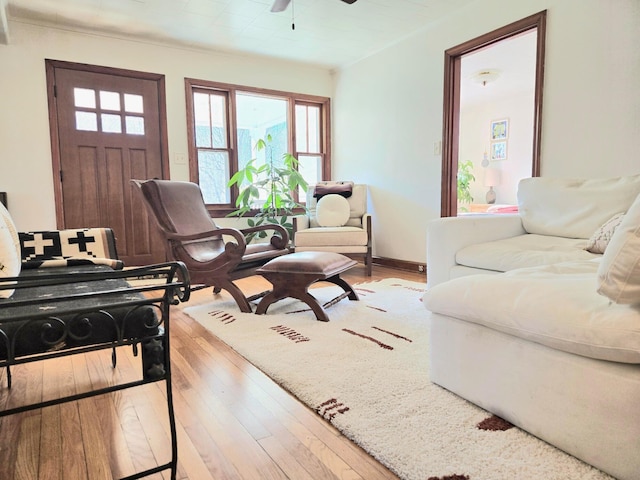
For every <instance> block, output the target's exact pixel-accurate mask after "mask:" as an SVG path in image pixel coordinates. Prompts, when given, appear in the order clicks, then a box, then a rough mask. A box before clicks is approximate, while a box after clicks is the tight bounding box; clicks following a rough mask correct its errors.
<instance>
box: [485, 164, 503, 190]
mask: <svg viewBox="0 0 640 480" xmlns="http://www.w3.org/2000/svg"><path fill="white" fill-rule="evenodd" d="M500 176H501V175H500V170H498V169H497V168H487V169H486V170H485V171H484V186H485V187H495V186H497V185H500Z"/></svg>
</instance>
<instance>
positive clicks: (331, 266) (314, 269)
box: [256, 252, 357, 277]
mask: <svg viewBox="0 0 640 480" xmlns="http://www.w3.org/2000/svg"><path fill="white" fill-rule="evenodd" d="M356 263H357V262H356V261H355V260H352V259H350V258H349V257H346V256H344V255H342V254H340V253H335V252H296V253H291V254H289V255H283V256H281V257H277V258H274V259H273V260H271V261H270V262H268V263H266V264H265V265H263V266H262V267H261V268H259V269H258V270H256V272H257V273H308V274H318V275H322V276H324V277H331V276H333V275H335V274H336V273H339V272H342V271H344V270H345V269H347V268H349V267H350V266H354V265H355V264H356Z"/></svg>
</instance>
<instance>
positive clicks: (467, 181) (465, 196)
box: [458, 160, 476, 210]
mask: <svg viewBox="0 0 640 480" xmlns="http://www.w3.org/2000/svg"><path fill="white" fill-rule="evenodd" d="M472 170H473V162H472V161H471V160H467V161H466V162H462V163H460V164H458V202H460V203H471V202H473V197H472V196H471V182H474V181H475V180H476V177H475V176H474V175H473V172H472ZM463 210H464V209H463Z"/></svg>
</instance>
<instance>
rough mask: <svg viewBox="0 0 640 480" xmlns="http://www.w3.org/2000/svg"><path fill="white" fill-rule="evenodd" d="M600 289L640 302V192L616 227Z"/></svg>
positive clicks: (619, 298) (623, 299) (614, 296)
mask: <svg viewBox="0 0 640 480" xmlns="http://www.w3.org/2000/svg"><path fill="white" fill-rule="evenodd" d="M598 293H600V294H602V295H605V296H607V297H609V298H610V299H611V300H613V301H614V302H616V303H625V304H640V195H639V196H638V197H637V198H636V200H635V201H634V202H633V204H632V205H631V207H630V208H629V211H628V212H627V213H626V215H625V216H624V218H623V219H622V221H621V222H620V225H618V227H617V228H616V231H615V232H614V234H613V236H612V237H611V241H610V242H609V245H608V246H607V249H606V251H605V252H604V255H603V256H602V261H601V263H600V267H599V268H598Z"/></svg>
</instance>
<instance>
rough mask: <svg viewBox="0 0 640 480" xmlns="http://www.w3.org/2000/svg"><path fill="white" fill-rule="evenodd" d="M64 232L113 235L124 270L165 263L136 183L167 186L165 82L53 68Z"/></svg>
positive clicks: (50, 64)
mask: <svg viewBox="0 0 640 480" xmlns="http://www.w3.org/2000/svg"><path fill="white" fill-rule="evenodd" d="M46 66H47V83H48V89H49V116H50V121H51V136H52V151H53V171H54V175H55V177H54V180H55V182H54V183H55V185H56V216H57V222H58V227H59V228H84V227H109V228H112V229H113V230H114V232H115V235H116V239H117V241H116V243H117V249H118V255H119V257H120V258H121V259H122V260H123V261H124V262H125V265H127V266H129V265H144V264H149V263H157V262H163V261H165V258H166V256H165V251H164V246H163V244H162V242H161V239H160V237H159V236H158V234H157V233H156V231H155V227H154V226H153V225H151V224H150V222H149V220H148V218H147V215H146V212H145V209H144V205H143V203H142V199H141V198H140V196H139V193H138V192H136V191H135V190H134V188H133V187H132V186H131V184H130V180H131V179H140V180H144V179H149V178H168V161H167V137H166V113H165V108H164V101H165V100H164V76H162V75H155V74H148V73H142V72H132V71H128V70H127V71H125V70H120V69H110V68H105V67H94V66H88V65H80V64H73V63H67V62H59V61H53V60H47V62H46Z"/></svg>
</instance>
